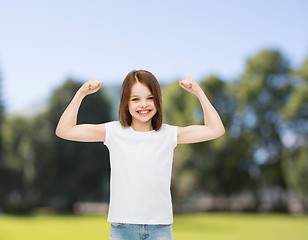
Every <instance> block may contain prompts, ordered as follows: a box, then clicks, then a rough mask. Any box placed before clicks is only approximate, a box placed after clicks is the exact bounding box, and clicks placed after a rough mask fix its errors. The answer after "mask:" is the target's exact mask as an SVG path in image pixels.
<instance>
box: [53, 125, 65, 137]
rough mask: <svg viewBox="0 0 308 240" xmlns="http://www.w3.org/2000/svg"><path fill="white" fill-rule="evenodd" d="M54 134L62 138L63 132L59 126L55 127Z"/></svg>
mask: <svg viewBox="0 0 308 240" xmlns="http://www.w3.org/2000/svg"><path fill="white" fill-rule="evenodd" d="M55 134H56V136H57V137H59V138H63V133H62V131H61V130H60V129H59V127H57V128H56V131H55Z"/></svg>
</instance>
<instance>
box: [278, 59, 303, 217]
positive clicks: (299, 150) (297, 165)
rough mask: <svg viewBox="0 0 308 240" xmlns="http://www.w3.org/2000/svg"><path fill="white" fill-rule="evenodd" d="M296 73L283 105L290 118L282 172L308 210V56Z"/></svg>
mask: <svg viewBox="0 0 308 240" xmlns="http://www.w3.org/2000/svg"><path fill="white" fill-rule="evenodd" d="M295 77H296V78H295V79H294V84H293V85H292V92H291V96H290V98H289V101H288V102H287V104H286V105H285V107H284V108H283V109H282V113H283V116H284V120H285V121H286V122H287V123H286V127H285V130H284V135H283V139H284V140H285V145H286V146H285V149H284V152H283V157H282V164H283V165H282V172H283V175H284V178H285V181H286V183H287V186H288V188H289V189H291V190H293V191H295V192H296V193H297V194H298V195H299V196H300V197H301V199H302V202H303V206H304V207H305V209H306V211H308V201H307V200H306V199H307V198H308V158H307V154H308V152H307V149H308V138H307V136H308V124H307V122H308V121H307V120H308V58H307V59H306V61H305V62H304V63H303V65H302V66H301V68H300V69H299V70H298V71H295Z"/></svg>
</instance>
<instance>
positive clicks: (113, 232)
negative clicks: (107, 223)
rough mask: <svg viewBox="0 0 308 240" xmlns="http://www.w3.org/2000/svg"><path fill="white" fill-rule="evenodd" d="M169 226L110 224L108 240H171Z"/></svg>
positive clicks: (170, 226)
mask: <svg viewBox="0 0 308 240" xmlns="http://www.w3.org/2000/svg"><path fill="white" fill-rule="evenodd" d="M172 239H173V237H172V225H171V224H158V225H148V224H127V223H111V227H110V240H172Z"/></svg>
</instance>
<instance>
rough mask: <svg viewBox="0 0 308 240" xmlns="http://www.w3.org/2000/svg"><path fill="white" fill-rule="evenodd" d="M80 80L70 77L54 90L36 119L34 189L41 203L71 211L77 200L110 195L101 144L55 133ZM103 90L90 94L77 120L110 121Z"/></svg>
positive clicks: (80, 121) (95, 199)
mask: <svg viewBox="0 0 308 240" xmlns="http://www.w3.org/2000/svg"><path fill="white" fill-rule="evenodd" d="M80 86H81V83H78V82H75V81H73V80H71V79H69V80H67V81H66V82H65V83H64V85H63V86H62V87H60V88H58V89H56V90H55V91H54V92H53V95H52V96H51V98H50V101H49V107H48V109H47V111H46V112H45V113H43V114H41V115H39V116H37V117H36V119H35V122H34V131H35V134H34V143H35V144H34V152H35V168H36V176H35V189H36V192H37V193H38V195H39V200H40V204H43V205H51V206H53V207H55V208H57V209H59V210H61V211H72V209H73V205H74V203H76V202H77V201H85V200H87V201H98V200H105V201H107V200H108V198H109V195H108V194H109V171H110V169H109V161H108V151H107V148H106V147H104V146H103V144H102V143H80V142H71V141H67V140H63V139H60V138H58V137H56V136H55V129H56V126H57V123H58V120H59V118H60V116H61V114H62V113H63V111H64V109H65V108H66V107H67V105H68V104H69V102H70V101H71V99H72V98H73V96H74V94H75V93H76V91H77V90H78V89H79V87H80ZM103 91H104V90H103V89H101V90H100V92H98V93H96V94H92V95H89V96H87V97H86V98H85V99H84V101H83V102H82V105H81V107H80V110H79V114H78V117H79V118H78V123H103V122H107V121H110V106H109V103H108V101H107V100H106V98H105V96H104V93H102V92H103Z"/></svg>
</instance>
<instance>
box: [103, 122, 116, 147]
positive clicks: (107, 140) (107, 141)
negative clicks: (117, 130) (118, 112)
mask: <svg viewBox="0 0 308 240" xmlns="http://www.w3.org/2000/svg"><path fill="white" fill-rule="evenodd" d="M115 124H116V122H115V121H112V122H107V123H105V142H104V145H106V146H107V147H108V146H109V144H110V140H111V136H112V130H113V128H114V125H115Z"/></svg>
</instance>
